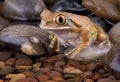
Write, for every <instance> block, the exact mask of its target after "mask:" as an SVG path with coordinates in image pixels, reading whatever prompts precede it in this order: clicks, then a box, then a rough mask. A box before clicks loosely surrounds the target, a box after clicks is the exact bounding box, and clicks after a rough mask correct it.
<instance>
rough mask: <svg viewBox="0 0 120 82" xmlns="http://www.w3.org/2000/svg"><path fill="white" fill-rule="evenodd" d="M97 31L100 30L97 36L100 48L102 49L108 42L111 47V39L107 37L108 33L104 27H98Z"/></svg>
mask: <svg viewBox="0 0 120 82" xmlns="http://www.w3.org/2000/svg"><path fill="white" fill-rule="evenodd" d="M96 27H97V30H98V36H97V40H98V41H99V42H100V44H99V46H100V47H102V46H103V44H104V42H105V41H106V42H107V45H108V46H110V45H111V44H110V41H109V37H108V35H107V33H105V31H104V30H103V29H102V27H100V26H98V25H96Z"/></svg>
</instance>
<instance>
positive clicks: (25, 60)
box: [16, 58, 33, 65]
mask: <svg viewBox="0 0 120 82" xmlns="http://www.w3.org/2000/svg"><path fill="white" fill-rule="evenodd" d="M31 64H33V61H32V60H31V59H29V58H19V59H18V60H16V65H31Z"/></svg>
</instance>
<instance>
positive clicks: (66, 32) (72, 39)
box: [40, 9, 110, 58]
mask: <svg viewBox="0 0 120 82" xmlns="http://www.w3.org/2000/svg"><path fill="white" fill-rule="evenodd" d="M40 27H41V28H43V29H46V30H48V31H51V32H53V33H54V34H55V36H54V37H53V38H52V41H51V44H50V46H51V47H54V46H55V44H56V42H57V43H58V45H63V46H65V47H69V46H73V47H75V48H74V49H73V50H72V51H70V52H68V53H66V54H65V55H70V56H71V57H72V58H74V57H75V56H76V55H77V54H78V53H80V52H81V51H82V50H83V49H85V48H87V47H88V46H91V45H93V44H99V46H102V44H103V43H105V42H106V43H107V45H110V41H109V37H108V36H107V34H106V33H105V32H104V30H103V29H102V28H101V27H100V26H97V25H95V24H94V23H93V22H92V21H91V20H90V19H89V18H88V17H86V16H81V15H76V14H72V13H67V12H55V13H52V12H50V11H49V10H47V9H45V10H44V11H43V12H42V20H41V24H40ZM58 45H57V50H59V46H58Z"/></svg>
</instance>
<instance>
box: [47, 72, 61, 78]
mask: <svg viewBox="0 0 120 82" xmlns="http://www.w3.org/2000/svg"><path fill="white" fill-rule="evenodd" d="M47 75H48V76H49V77H50V78H51V79H53V78H54V77H61V76H62V74H61V73H59V72H57V71H49V72H48V73H47Z"/></svg>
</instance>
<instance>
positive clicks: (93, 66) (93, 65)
mask: <svg viewBox="0 0 120 82" xmlns="http://www.w3.org/2000/svg"><path fill="white" fill-rule="evenodd" d="M95 67H96V64H95V63H90V64H88V65H87V70H88V71H93V70H94V69H95Z"/></svg>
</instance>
